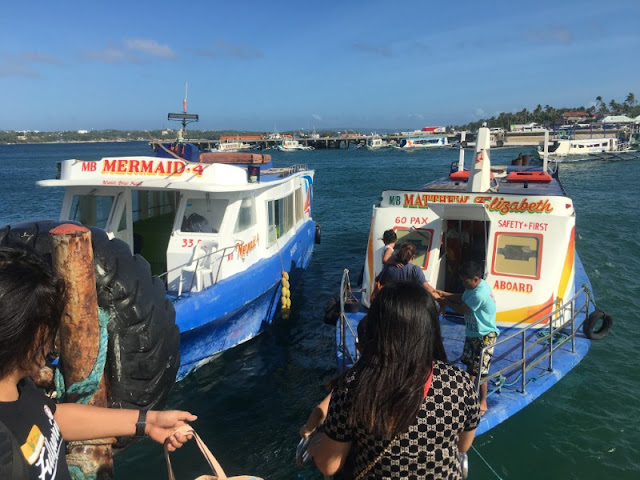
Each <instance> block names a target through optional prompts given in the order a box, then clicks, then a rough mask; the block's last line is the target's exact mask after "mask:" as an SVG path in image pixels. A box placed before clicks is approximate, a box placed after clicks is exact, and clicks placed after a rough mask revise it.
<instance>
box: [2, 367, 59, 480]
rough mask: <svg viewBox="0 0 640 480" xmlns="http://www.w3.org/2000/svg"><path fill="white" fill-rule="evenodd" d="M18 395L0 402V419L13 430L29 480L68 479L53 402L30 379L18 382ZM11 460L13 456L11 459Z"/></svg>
mask: <svg viewBox="0 0 640 480" xmlns="http://www.w3.org/2000/svg"><path fill="white" fill-rule="evenodd" d="M18 392H19V394H20V397H19V398H18V400H16V401H15V402H0V421H2V423H4V424H5V425H6V427H7V428H8V429H9V430H10V431H11V433H13V435H14V436H15V438H16V440H17V441H18V445H20V450H21V452H22V455H23V457H24V460H25V461H26V463H27V464H28V465H29V466H28V470H29V478H30V479H33V480H53V479H55V480H71V477H70V475H69V468H68V467H67V461H66V459H65V442H64V440H63V439H62V433H61V432H60V428H58V424H57V423H56V421H55V420H54V419H53V414H54V413H55V411H56V404H55V402H54V401H53V400H51V399H50V398H48V397H47V396H46V395H45V394H44V393H43V392H42V391H41V390H40V389H38V387H36V386H35V384H34V383H33V381H32V380H31V378H29V377H27V378H23V379H22V380H20V382H19V383H18ZM14 460H15V459H14Z"/></svg>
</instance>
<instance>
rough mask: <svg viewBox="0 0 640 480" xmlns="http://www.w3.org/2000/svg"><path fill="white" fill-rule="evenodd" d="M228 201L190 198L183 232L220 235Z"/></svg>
mask: <svg viewBox="0 0 640 480" xmlns="http://www.w3.org/2000/svg"><path fill="white" fill-rule="evenodd" d="M228 204H229V201H228V200H222V199H215V198H190V199H188V200H187V206H186V207H185V209H184V218H183V219H182V227H181V228H180V231H181V232H197V233H218V232H219V231H220V226H221V225H222V219H223V218H224V212H225V211H226V210H227V205H228Z"/></svg>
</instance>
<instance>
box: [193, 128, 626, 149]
mask: <svg viewBox="0 0 640 480" xmlns="http://www.w3.org/2000/svg"><path fill="white" fill-rule="evenodd" d="M618 134H619V131H618V130H614V129H607V130H593V131H590V130H582V131H577V132H575V138H576V139H588V138H594V137H604V136H606V137H617V136H618ZM377 135H378V136H379V137H380V138H382V140H384V141H386V142H388V143H389V144H390V145H394V144H399V143H400V140H402V139H403V138H409V136H407V135H403V134H400V133H390V134H384V133H383V134H377ZM413 136H414V137H415V136H416V135H413ZM424 136H437V137H440V136H446V137H447V139H448V142H449V144H450V146H452V147H453V146H457V142H459V141H460V132H456V133H446V134H431V135H430V134H426V135H424ZM232 138H233V139H236V140H239V141H242V143H245V144H249V145H250V146H251V147H250V148H251V149H254V150H269V149H275V148H277V147H278V145H280V143H282V141H283V140H285V138H289V139H291V138H293V139H294V140H297V141H298V142H299V143H300V144H301V145H305V146H309V147H313V148H314V149H316V150H331V149H346V150H349V149H351V148H359V147H362V146H364V145H365V144H366V143H367V139H369V138H371V134H368V135H366V134H360V133H348V134H342V135H335V136H325V137H314V136H300V137H292V136H291V135H287V136H283V137H282V138H270V137H260V136H257V135H250V136H243V135H239V136H237V137H225V138H224V139H215V140H208V139H189V142H191V143H195V144H197V145H198V147H199V148H200V150H202V151H207V150H215V149H216V148H217V146H218V145H219V144H220V143H222V142H224V141H226V140H229V139H232ZM501 139H502V141H503V144H502V145H500V144H499V146H503V147H527V146H531V147H534V146H537V145H538V144H540V142H542V141H544V132H537V131H534V132H505V133H504V134H502V135H501ZM467 140H469V136H467Z"/></svg>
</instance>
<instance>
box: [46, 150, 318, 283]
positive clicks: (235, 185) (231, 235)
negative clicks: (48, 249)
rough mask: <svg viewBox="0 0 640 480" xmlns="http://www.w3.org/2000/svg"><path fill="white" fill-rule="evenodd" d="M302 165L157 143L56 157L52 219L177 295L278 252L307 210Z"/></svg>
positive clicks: (307, 178) (308, 178)
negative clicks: (93, 234) (105, 154)
mask: <svg viewBox="0 0 640 480" xmlns="http://www.w3.org/2000/svg"><path fill="white" fill-rule="evenodd" d="M312 175H313V173H312V172H309V171H307V170H306V167H304V166H296V167H291V168H274V167H273V165H272V163H271V157H270V156H269V155H261V154H248V153H247V154H242V153H236V154H216V153H202V154H200V152H199V151H198V149H197V147H196V146H195V145H191V144H166V145H163V146H162V147H161V148H159V149H158V155H157V156H156V157H121V158H103V159H101V160H98V161H80V160H66V161H64V162H62V164H61V166H60V174H59V177H58V179H56V180H45V181H41V182H38V183H39V184H40V185H43V186H62V187H66V191H65V195H64V200H63V205H62V210H61V215H60V220H63V221H66V220H70V221H76V222H79V223H81V224H83V225H85V226H93V227H98V228H100V229H103V230H105V231H106V232H107V234H108V235H109V237H110V238H119V239H120V240H122V241H124V242H125V243H126V244H127V246H128V247H129V249H130V250H131V252H132V253H136V254H140V255H142V256H143V257H144V258H145V259H146V260H147V261H148V262H149V264H150V266H151V270H152V273H153V274H154V275H160V276H163V277H166V278H164V280H165V282H166V285H167V290H168V291H169V292H173V293H174V294H177V295H178V296H179V295H181V294H182V293H183V292H190V293H192V292H198V291H202V290H204V289H206V288H207V287H208V286H210V285H212V284H215V283H216V282H217V281H218V280H219V279H223V278H226V277H229V276H232V275H234V274H235V273H238V272H241V271H244V270H246V269H247V268H248V267H249V266H251V265H253V264H255V263H256V262H258V261H259V260H260V259H262V258H265V257H270V256H273V255H275V254H277V253H278V251H279V248H280V246H281V245H284V244H285V243H286V242H287V241H288V240H289V239H290V238H292V236H293V235H294V233H295V232H296V231H297V230H299V228H300V227H301V225H302V223H303V222H305V221H306V220H309V219H310V217H311V208H310V205H311V200H310V196H311V194H312V193H311V185H312V181H313V179H312Z"/></svg>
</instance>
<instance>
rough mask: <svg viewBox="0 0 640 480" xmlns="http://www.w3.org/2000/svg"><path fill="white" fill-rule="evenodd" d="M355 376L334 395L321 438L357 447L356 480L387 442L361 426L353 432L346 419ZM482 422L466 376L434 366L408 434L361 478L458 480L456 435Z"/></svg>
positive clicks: (454, 369)
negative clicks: (423, 398)
mask: <svg viewBox="0 0 640 480" xmlns="http://www.w3.org/2000/svg"><path fill="white" fill-rule="evenodd" d="M354 379H355V374H353V375H351V376H349V377H347V381H346V386H345V387H342V388H339V389H336V390H334V391H333V395H332V397H331V403H330V405H329V413H328V416H327V419H326V421H325V433H326V434H327V435H328V436H329V437H330V438H332V439H333V440H336V441H339V442H348V441H351V442H353V443H352V448H356V459H355V468H354V471H353V476H354V478H355V477H356V476H357V475H358V474H359V473H360V472H362V471H363V470H364V469H365V468H366V467H367V466H368V465H369V464H370V463H371V462H372V461H374V460H375V459H376V457H377V456H378V455H379V454H380V452H382V451H384V449H385V448H386V447H387V446H388V445H389V442H390V441H389V440H385V439H384V438H381V437H374V436H373V435H371V434H369V433H368V432H367V431H366V430H364V429H363V428H361V427H359V426H358V427H356V428H351V427H350V426H349V425H348V423H347V416H348V412H349V409H350V405H351V402H352V400H353V399H352V391H350V389H349V386H350V385H352V384H353V381H354ZM479 422H480V407H479V405H478V397H477V395H476V392H475V389H474V386H473V384H472V383H471V379H470V378H469V375H467V373H465V372H464V371H462V370H461V369H460V368H458V367H454V366H453V365H449V364H447V363H444V362H439V361H436V362H434V367H433V383H432V385H431V388H430V389H429V392H428V393H427V396H426V398H425V400H424V401H423V402H422V406H421V408H420V410H419V411H418V415H417V417H416V419H415V421H414V422H413V424H412V425H411V426H410V427H409V430H408V431H407V432H405V433H403V434H402V435H400V436H399V437H398V438H397V439H396V440H395V442H394V445H393V447H392V448H391V450H390V451H389V452H387V453H386V454H385V455H384V456H383V457H382V458H381V459H380V460H379V461H378V462H377V464H376V465H375V466H374V467H373V468H372V469H371V470H370V471H369V473H368V474H367V475H366V477H365V478H367V479H381V478H402V479H409V480H418V479H432V478H433V479H440V478H447V479H459V478H461V476H460V468H459V465H458V461H457V454H458V447H457V444H458V436H459V434H460V432H462V431H463V430H473V429H475V428H476V427H477V426H478V423H479Z"/></svg>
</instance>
